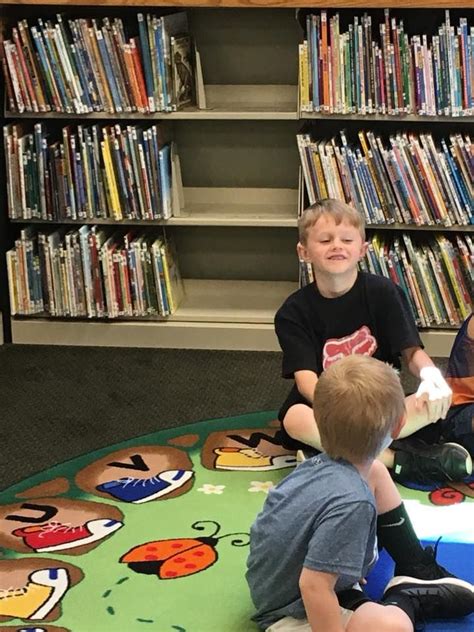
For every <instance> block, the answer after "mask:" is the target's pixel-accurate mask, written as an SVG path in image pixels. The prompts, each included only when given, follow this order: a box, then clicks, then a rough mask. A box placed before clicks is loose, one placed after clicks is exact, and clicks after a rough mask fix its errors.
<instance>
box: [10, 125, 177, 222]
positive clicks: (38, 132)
mask: <svg viewBox="0 0 474 632" xmlns="http://www.w3.org/2000/svg"><path fill="white" fill-rule="evenodd" d="M61 139H62V142H61V140H54V138H53V139H51V138H50V137H49V135H48V133H47V131H46V130H45V128H44V125H43V124H42V123H36V124H35V125H34V129H33V131H30V132H26V131H24V130H23V127H22V126H21V125H17V124H13V125H7V126H5V127H4V147H5V164H6V170H7V190H8V212H9V216H10V218H11V219H42V220H51V221H61V220H67V219H72V220H86V219H91V220H96V219H112V220H116V221H120V220H122V219H133V220H135V219H136V220H156V219H168V218H169V217H171V215H172V200H171V154H172V143H171V135H170V130H169V126H168V124H166V123H159V124H156V125H153V126H151V127H147V128H143V127H141V126H138V125H127V126H120V125H111V126H106V127H100V126H98V125H92V126H90V127H88V126H82V125H79V126H76V127H73V126H67V127H64V128H63V129H62V132H61Z"/></svg>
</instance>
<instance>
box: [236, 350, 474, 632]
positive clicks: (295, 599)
mask: <svg viewBox="0 0 474 632" xmlns="http://www.w3.org/2000/svg"><path fill="white" fill-rule="evenodd" d="M313 410H314V414H315V418H316V419H315V421H317V424H318V428H319V433H320V436H321V442H322V447H323V449H324V452H323V453H321V454H317V455H316V456H313V457H311V458H308V459H307V460H305V461H304V462H303V463H301V464H300V465H298V466H297V467H296V469H295V470H294V471H293V472H292V473H291V474H290V475H289V476H287V477H286V478H285V479H284V480H283V481H281V482H280V483H279V484H278V485H277V486H276V487H275V488H273V489H271V490H270V492H269V494H268V498H267V500H266V502H265V505H264V507H263V510H262V511H261V513H260V514H259V515H258V517H257V519H256V521H255V523H254V524H253V526H252V528H251V534H250V554H249V558H248V562H247V566H248V569H247V581H248V584H249V587H250V593H251V596H252V599H253V602H254V604H255V607H256V613H255V615H254V617H253V619H254V621H256V623H257V624H258V625H259V626H260V627H261V628H262V629H265V630H266V631H267V632H290V631H293V630H294V631H301V632H305V631H308V632H309V631H311V632H342V631H343V630H345V631H347V632H389V631H390V632H394V631H396V632H413V630H414V629H415V625H416V624H417V623H418V622H420V621H423V622H425V621H427V620H429V619H431V618H434V619H448V618H457V617H461V616H464V615H467V614H470V613H471V612H473V611H474V589H473V587H472V586H471V585H470V584H469V583H468V582H465V581H463V580H460V579H457V578H454V577H452V576H445V577H441V578H438V579H436V580H434V581H430V580H425V579H417V578H414V577H410V576H398V577H395V578H394V579H392V580H391V581H390V582H389V584H388V586H387V587H386V589H385V592H384V596H383V599H382V601H381V602H380V603H375V602H372V601H370V600H369V599H368V598H367V597H366V596H365V595H364V592H363V591H362V590H361V588H360V585H359V582H360V581H361V580H362V579H363V578H364V577H366V576H367V574H368V573H369V571H370V570H371V568H372V567H373V565H374V564H375V562H376V560H377V537H376V530H377V514H378V513H383V514H387V512H391V511H392V510H393V509H395V508H397V507H399V506H400V504H401V499H400V495H399V493H398V490H397V488H396V486H395V484H394V483H393V481H392V479H391V477H390V475H389V473H388V470H387V469H386V468H385V466H384V465H383V464H382V463H381V462H380V461H378V460H376V457H377V455H378V454H379V453H380V452H381V451H382V450H383V449H384V448H385V447H386V446H387V445H388V444H389V443H390V442H391V441H392V440H393V439H395V438H396V437H397V436H398V434H399V433H400V431H401V430H402V428H403V425H404V423H405V419H406V413H405V400H404V394H403V390H402V388H401V384H400V380H399V378H398V375H397V374H396V372H395V371H394V370H393V369H392V368H391V367H390V366H388V365H387V364H385V363H383V362H380V361H379V360H376V359H374V358H371V357H368V356H361V355H352V356H347V357H345V358H342V359H340V360H338V361H337V362H335V363H333V364H331V366H330V367H328V368H327V369H326V371H324V373H322V375H321V376H320V378H319V380H318V382H317V385H316V389H315V394H314V406H313ZM417 546H419V545H418V544H417ZM396 570H397V569H396Z"/></svg>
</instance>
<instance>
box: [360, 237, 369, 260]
mask: <svg viewBox="0 0 474 632" xmlns="http://www.w3.org/2000/svg"><path fill="white" fill-rule="evenodd" d="M368 247H369V242H368V241H364V243H363V244H362V246H361V249H360V258H361V259H362V257H365V255H366V254H367V248H368Z"/></svg>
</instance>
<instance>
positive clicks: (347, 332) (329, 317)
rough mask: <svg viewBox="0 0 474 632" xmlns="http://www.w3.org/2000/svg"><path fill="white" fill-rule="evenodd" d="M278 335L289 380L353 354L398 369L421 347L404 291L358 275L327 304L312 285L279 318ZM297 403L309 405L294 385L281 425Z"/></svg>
mask: <svg viewBox="0 0 474 632" xmlns="http://www.w3.org/2000/svg"><path fill="white" fill-rule="evenodd" d="M275 330H276V334H277V336H278V340H279V342H280V346H281V348H282V351H283V367H282V374H283V377H285V378H293V377H294V373H295V371H301V370H304V369H306V370H309V371H314V372H315V373H316V374H317V375H320V374H321V373H322V372H323V371H324V369H326V368H328V366H330V365H331V364H332V363H333V362H335V361H336V360H337V359H339V358H341V357H343V356H347V355H351V354H354V353H360V354H364V355H371V356H373V357H374V358H377V359H378V360H382V361H383V362H390V363H391V364H393V365H394V366H396V367H400V354H401V352H402V351H403V350H404V349H408V348H409V347H422V346H423V345H422V343H421V340H420V336H419V334H418V330H417V328H416V324H415V320H414V318H413V315H412V313H411V311H410V306H409V304H408V301H407V298H406V296H405V294H404V292H403V290H402V289H401V288H400V287H399V286H398V285H395V283H393V282H392V281H391V280H390V279H387V278H385V277H383V276H379V275H374V274H368V273H366V272H359V273H358V276H357V279H356V282H355V283H354V285H353V286H352V288H351V289H350V290H349V291H348V292H346V294H344V295H342V296H339V297H337V298H325V297H324V296H322V295H321V294H320V293H319V291H318V289H317V287H316V284H314V283H311V284H310V285H306V286H305V287H303V288H301V289H300V290H297V291H296V292H294V293H293V294H292V295H291V296H289V297H288V299H287V300H286V301H285V302H284V303H283V305H282V306H281V307H280V309H279V310H278V312H277V313H276V316H275ZM297 402H303V403H306V404H307V403H308V402H307V401H306V399H305V398H303V396H302V395H300V394H299V392H298V390H297V389H296V385H295V386H294V388H293V391H292V393H290V396H289V398H288V399H287V401H286V402H285V404H284V406H283V408H282V410H281V411H280V419H282V418H283V416H284V414H285V413H286V411H287V410H288V408H289V406H291V405H293V404H294V403H297ZM282 413H283V416H282Z"/></svg>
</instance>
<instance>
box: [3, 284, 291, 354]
mask: <svg viewBox="0 0 474 632" xmlns="http://www.w3.org/2000/svg"><path fill="white" fill-rule="evenodd" d="M185 287H186V297H185V299H184V300H183V302H182V304H181V306H180V307H179V309H178V310H177V311H176V313H175V314H174V315H173V316H172V317H171V318H169V319H168V320H166V321H147V320H136V321H117V322H112V321H107V322H99V321H97V320H96V321H88V320H73V319H71V320H67V319H62V320H60V319H48V318H43V319H42V318H36V317H25V318H13V319H12V342H13V343H15V344H49V345H51V344H57V345H86V346H88V345H92V346H118V347H174V348H190V349H234V350H238V349H241V350H258V351H277V350H278V349H279V347H278V341H277V339H276V336H275V333H274V327H273V317H274V315H275V312H276V311H277V309H278V307H279V306H280V305H281V304H282V303H283V301H284V300H285V298H286V297H287V296H288V295H289V294H290V293H291V292H292V291H294V290H296V288H297V285H296V283H290V282H276V283H275V282H268V281H213V280H200V279H188V280H186V281H185Z"/></svg>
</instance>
